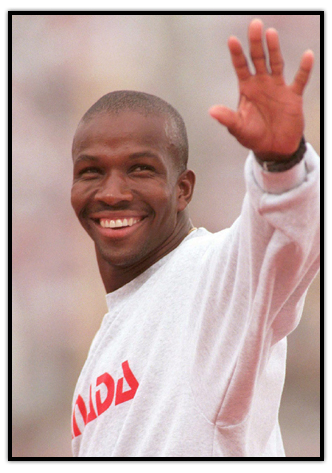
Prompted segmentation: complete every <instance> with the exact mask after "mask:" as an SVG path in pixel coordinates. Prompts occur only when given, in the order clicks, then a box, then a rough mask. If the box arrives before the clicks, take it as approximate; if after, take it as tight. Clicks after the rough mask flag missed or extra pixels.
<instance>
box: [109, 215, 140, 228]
mask: <svg viewBox="0 0 332 473" xmlns="http://www.w3.org/2000/svg"><path fill="white" fill-rule="evenodd" d="M139 221H140V219H139V218H132V217H131V218H129V219H126V218H124V219H123V220H121V219H120V218H118V219H116V220H106V219H100V225H101V226H102V227H103V228H122V227H131V226H132V225H134V224H135V223H138V222H139Z"/></svg>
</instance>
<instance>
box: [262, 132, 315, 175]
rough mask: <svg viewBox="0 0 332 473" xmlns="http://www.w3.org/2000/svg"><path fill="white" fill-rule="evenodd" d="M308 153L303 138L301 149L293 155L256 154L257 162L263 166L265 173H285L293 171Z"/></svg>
mask: <svg viewBox="0 0 332 473" xmlns="http://www.w3.org/2000/svg"><path fill="white" fill-rule="evenodd" d="M305 151H306V145H305V139H304V137H302V139H301V141H300V144H299V147H298V148H297V150H296V151H295V153H293V154H292V155H289V156H287V155H284V156H281V155H278V158H277V156H272V155H265V156H262V155H259V156H257V155H256V154H255V159H256V161H257V162H258V163H259V164H260V165H261V166H262V168H263V169H264V170H265V171H268V172H283V171H287V170H288V169H291V168H292V167H293V166H295V165H296V164H298V163H299V162H300V161H301V160H302V159H303V157H304V153H305Z"/></svg>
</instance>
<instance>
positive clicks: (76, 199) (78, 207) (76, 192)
mask: <svg viewBox="0 0 332 473" xmlns="http://www.w3.org/2000/svg"><path fill="white" fill-rule="evenodd" d="M70 200H71V205H72V207H73V209H74V211H75V213H76V215H77V217H79V215H80V213H81V211H82V209H83V208H84V206H85V204H86V203H87V201H88V193H87V191H86V189H82V187H81V186H80V185H78V184H73V186H72V188H71V196H70Z"/></svg>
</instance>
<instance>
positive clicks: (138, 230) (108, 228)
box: [71, 111, 183, 267]
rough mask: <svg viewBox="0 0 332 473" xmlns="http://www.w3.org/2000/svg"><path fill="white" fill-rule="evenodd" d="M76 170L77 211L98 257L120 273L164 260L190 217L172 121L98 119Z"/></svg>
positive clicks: (86, 133)
mask: <svg viewBox="0 0 332 473" xmlns="http://www.w3.org/2000/svg"><path fill="white" fill-rule="evenodd" d="M73 164H74V177H73V186H72V192H71V201H72V205H73V208H74V210H75V212H76V215H77V217H78V219H79V220H80V222H81V224H82V225H83V227H84V228H85V230H86V231H87V232H88V234H89V235H90V236H91V238H92V239H93V240H94V242H95V245H96V250H97V254H98V253H99V256H101V257H102V258H103V259H104V260H105V261H107V262H108V263H110V264H111V265H114V266H119V267H129V266H130V265H133V264H136V263H138V262H140V261H143V260H144V259H145V258H147V257H151V256H152V258H153V259H154V258H156V259H159V257H160V256H162V252H163V247H164V246H165V242H167V240H169V239H171V238H172V235H173V233H174V232H176V226H177V216H178V212H179V211H181V210H183V203H181V202H179V192H180V186H179V182H178V180H179V174H178V172H177V171H176V166H175V165H174V161H173V158H172V157H171V155H170V143H169V140H168V138H167V136H166V133H165V119H164V118H163V117H161V116H155V115H154V116H149V117H145V116H144V115H141V114H139V113H137V112H127V111H126V112H122V113H120V114H119V115H109V114H106V113H101V114H98V115H96V116H95V117H94V118H92V119H91V120H89V121H87V122H86V123H83V124H81V125H80V126H79V128H78V130H77V132H76V134H75V137H74V142H73Z"/></svg>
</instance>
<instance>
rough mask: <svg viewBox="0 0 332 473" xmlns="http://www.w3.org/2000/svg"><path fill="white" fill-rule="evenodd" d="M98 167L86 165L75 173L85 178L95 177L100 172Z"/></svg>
mask: <svg viewBox="0 0 332 473" xmlns="http://www.w3.org/2000/svg"><path fill="white" fill-rule="evenodd" d="M100 172H101V171H100V169H99V168H96V167H92V166H91V167H86V168H84V169H81V170H80V171H79V172H78V173H77V174H78V176H79V177H83V178H86V179H92V178H93V177H96V176H97V175H99V174H100Z"/></svg>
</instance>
